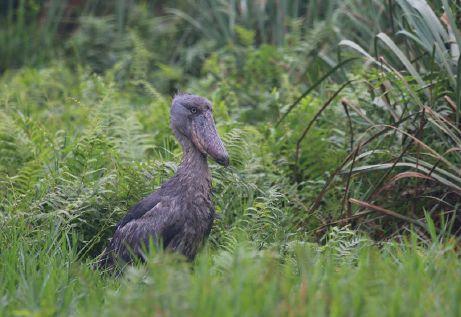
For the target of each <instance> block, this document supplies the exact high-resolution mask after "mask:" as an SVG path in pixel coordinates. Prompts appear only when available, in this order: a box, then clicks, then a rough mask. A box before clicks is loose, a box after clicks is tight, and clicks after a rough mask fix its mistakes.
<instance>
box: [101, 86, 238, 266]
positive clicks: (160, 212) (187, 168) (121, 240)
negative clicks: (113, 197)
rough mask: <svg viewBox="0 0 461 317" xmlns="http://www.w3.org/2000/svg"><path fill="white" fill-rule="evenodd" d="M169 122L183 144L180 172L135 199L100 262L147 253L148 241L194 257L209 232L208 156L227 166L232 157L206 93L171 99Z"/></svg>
mask: <svg viewBox="0 0 461 317" xmlns="http://www.w3.org/2000/svg"><path fill="white" fill-rule="evenodd" d="M170 115H171V119H170V127H171V129H172V130H173V132H174V134H175V136H176V138H177V139H178V141H179V143H180V144H181V146H182V149H183V159H182V162H181V164H180V166H179V168H178V170H177V172H176V174H175V175H174V176H173V177H172V178H171V179H169V180H168V181H167V182H165V183H164V184H163V185H162V186H161V187H160V188H159V189H158V190H157V191H155V192H154V193H152V194H151V195H149V196H147V197H146V198H144V199H143V200H141V201H140V202H139V203H138V204H136V205H135V206H134V207H133V208H132V209H131V210H130V212H129V213H128V214H127V215H125V217H124V218H123V219H122V220H121V221H120V222H119V223H118V224H117V227H116V230H115V233H114V236H113V238H112V239H111V241H110V243H109V245H108V247H107V248H106V249H105V251H104V252H103V256H102V259H101V261H100V266H102V267H112V266H113V265H114V264H115V263H117V262H119V261H121V262H124V263H129V262H131V261H132V260H133V259H134V258H140V259H141V260H143V259H145V251H146V248H148V246H149V244H150V242H153V243H154V244H159V243H160V242H161V243H162V247H163V248H165V249H169V250H172V251H175V252H178V253H180V254H183V255H184V256H185V257H187V258H188V259H189V260H192V259H194V257H195V255H196V254H197V251H198V249H199V247H200V246H201V245H202V243H203V241H204V239H205V238H206V237H207V236H208V235H209V233H210V230H211V227H212V224H213V219H214V217H215V211H214V208H213V203H212V201H211V174H210V170H209V168H208V163H207V156H208V155H209V156H211V157H212V158H213V159H214V160H216V162H218V163H219V164H221V165H224V166H227V165H228V164H229V157H228V154H227V151H226V149H225V147H224V145H223V143H222V141H221V139H220V138H219V136H218V133H217V131H216V127H215V124H214V121H213V116H212V105H211V103H210V101H208V100H207V99H205V98H203V97H200V96H195V95H190V94H180V95H176V96H175V98H174V99H173V102H172V106H171V111H170Z"/></svg>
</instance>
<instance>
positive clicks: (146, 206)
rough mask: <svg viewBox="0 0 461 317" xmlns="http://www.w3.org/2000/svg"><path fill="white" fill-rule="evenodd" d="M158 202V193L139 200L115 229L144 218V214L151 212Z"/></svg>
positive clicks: (159, 198)
mask: <svg viewBox="0 0 461 317" xmlns="http://www.w3.org/2000/svg"><path fill="white" fill-rule="evenodd" d="M160 200H161V196H160V194H159V193H158V192H155V193H152V194H150V195H149V196H147V197H146V198H144V199H143V200H141V201H140V202H139V203H137V204H136V205H134V206H133V208H131V210H130V211H129V212H128V213H127V214H126V215H125V217H123V218H122V220H120V221H119V223H118V224H117V229H121V228H122V227H123V226H125V225H126V224H127V223H129V222H130V221H132V220H135V219H139V218H141V217H142V216H144V214H146V212H148V211H150V210H153V209H154V207H155V206H156V205H157V204H158V203H159V202H160Z"/></svg>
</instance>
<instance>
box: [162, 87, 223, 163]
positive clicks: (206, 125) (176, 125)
mask: <svg viewBox="0 0 461 317" xmlns="http://www.w3.org/2000/svg"><path fill="white" fill-rule="evenodd" d="M212 111H213V109H212V104H211V102H210V101H209V100H208V99H206V98H203V97H200V96H196V95H191V94H178V95H176V96H175V97H174V99H173V103H172V105H171V121H170V126H171V128H172V129H173V131H174V132H175V134H176V135H177V136H178V138H184V137H185V138H187V139H189V140H190V141H191V142H192V144H193V145H194V146H195V147H196V148H197V149H198V150H199V151H200V152H201V153H202V154H204V155H210V156H211V157H212V158H213V159H214V160H215V161H216V162H217V163H219V164H221V165H224V166H228V165H229V155H228V154H227V151H226V148H225V147H224V144H223V142H222V141H221V138H220V137H219V135H218V132H217V131H216V127H215V123H214V120H213V113H212Z"/></svg>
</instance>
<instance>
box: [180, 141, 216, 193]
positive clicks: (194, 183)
mask: <svg viewBox="0 0 461 317" xmlns="http://www.w3.org/2000/svg"><path fill="white" fill-rule="evenodd" d="M178 140H179V142H180V144H181V146H182V149H183V157H182V161H181V164H180V165H179V168H178V170H177V172H176V175H177V176H178V178H179V179H180V180H181V182H182V183H183V184H184V185H186V186H191V187H193V188H191V189H195V190H202V191H204V192H209V191H211V174H210V169H209V168H208V162H207V157H206V155H205V154H203V153H201V152H200V151H199V150H198V149H197V148H196V147H195V145H194V144H193V143H192V142H191V141H190V140H189V139H187V138H185V137H183V136H182V137H179V138H178Z"/></svg>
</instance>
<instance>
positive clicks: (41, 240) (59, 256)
mask: <svg viewBox="0 0 461 317" xmlns="http://www.w3.org/2000/svg"><path fill="white" fill-rule="evenodd" d="M25 232H26V234H24V233H25ZM27 236H29V238H31V239H29V238H28V237H27ZM32 238H33V239H32ZM73 241H74V240H73V238H66V237H65V236H62V235H61V234H60V233H59V232H57V231H56V230H55V228H50V229H49V230H44V231H41V232H39V233H38V232H37V234H36V235H32V236H31V233H30V228H28V227H25V225H24V223H17V224H16V226H15V228H11V227H9V228H5V227H3V228H2V230H1V234H0V242H1V245H2V246H3V247H2V252H1V253H0V263H1V264H0V282H1V283H0V293H1V294H2V300H1V301H0V308H1V309H0V311H1V314H2V315H3V316H55V315H59V316H150V315H161V316H178V315H188V316H217V315H219V316H305V315H314V316H428V315H432V316H459V314H460V313H461V307H460V301H459V299H460V296H461V285H460V284H459V283H458V281H457V280H458V278H459V276H460V274H461V264H460V261H459V256H458V254H457V253H456V252H455V250H454V249H453V245H450V244H437V243H436V244H432V245H429V246H426V247H422V246H420V241H418V240H417V238H416V237H415V236H414V237H413V239H412V240H411V241H408V242H405V243H387V244H384V245H383V246H381V247H380V248H379V247H378V246H375V245H373V243H371V242H370V241H369V240H367V239H365V238H361V237H359V236H358V235H357V234H356V233H354V232H352V231H350V230H336V231H334V232H333V233H332V234H331V235H330V238H329V241H328V242H327V243H326V244H325V245H324V246H321V247H320V246H319V245H317V244H309V243H302V242H298V243H291V244H289V245H288V246H287V247H286V248H285V250H284V251H283V256H281V254H280V253H279V252H278V251H277V250H275V249H271V248H269V249H266V250H264V251H261V250H257V249H255V248H254V247H252V246H251V242H249V241H248V240H247V239H245V238H242V239H241V240H239V242H238V246H236V247H235V248H234V249H233V250H229V251H224V250H217V251H212V250H211V249H210V248H209V247H207V248H205V250H204V251H203V252H202V253H201V254H200V255H199V257H198V258H197V259H196V261H195V262H194V263H186V262H183V261H181V260H180V259H177V258H175V257H173V256H171V255H168V254H162V253H158V254H153V255H152V256H151V260H150V261H149V263H148V264H147V265H145V266H138V267H131V268H128V269H127V270H126V272H125V274H124V275H123V276H122V277H120V278H118V279H115V278H112V277H110V276H107V275H101V273H100V272H98V271H94V270H92V269H91V268H90V264H89V263H88V262H85V261H83V262H82V261H81V260H79V259H78V257H77V249H76V246H75V243H73Z"/></svg>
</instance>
